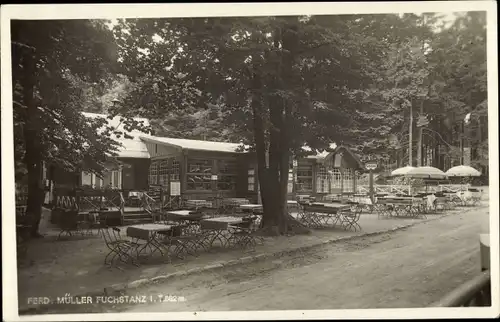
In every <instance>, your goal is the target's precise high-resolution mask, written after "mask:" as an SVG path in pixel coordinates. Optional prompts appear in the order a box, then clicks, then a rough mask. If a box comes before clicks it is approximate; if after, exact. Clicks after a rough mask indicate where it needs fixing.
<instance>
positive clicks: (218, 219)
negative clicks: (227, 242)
mask: <svg viewBox="0 0 500 322" xmlns="http://www.w3.org/2000/svg"><path fill="white" fill-rule="evenodd" d="M204 221H209V222H222V223H229V224H233V223H240V222H243V219H242V218H238V217H231V216H226V217H215V218H208V219H203V220H202V222H204Z"/></svg>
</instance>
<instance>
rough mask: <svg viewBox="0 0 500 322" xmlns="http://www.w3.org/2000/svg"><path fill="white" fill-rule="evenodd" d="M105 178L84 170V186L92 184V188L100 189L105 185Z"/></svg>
mask: <svg viewBox="0 0 500 322" xmlns="http://www.w3.org/2000/svg"><path fill="white" fill-rule="evenodd" d="M103 183H104V181H103V179H101V178H99V177H98V176H96V175H95V174H94V173H90V172H82V186H90V187H92V188H96V189H100V188H101V187H103V186H104V185H103Z"/></svg>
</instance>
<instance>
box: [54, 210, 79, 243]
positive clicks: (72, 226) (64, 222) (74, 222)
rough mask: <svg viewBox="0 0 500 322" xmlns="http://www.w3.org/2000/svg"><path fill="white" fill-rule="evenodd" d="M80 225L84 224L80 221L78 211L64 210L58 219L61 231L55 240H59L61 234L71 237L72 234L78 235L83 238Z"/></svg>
mask: <svg viewBox="0 0 500 322" xmlns="http://www.w3.org/2000/svg"><path fill="white" fill-rule="evenodd" d="M82 224H84V221H83V220H80V218H79V216H78V210H66V211H65V212H64V213H62V214H61V217H60V218H59V228H60V229H61V231H60V232H59V235H58V236H57V239H58V240H59V239H60V238H61V236H62V235H63V234H66V235H67V236H73V233H79V234H81V235H82V236H83V234H84V233H83V230H82V229H81V226H82Z"/></svg>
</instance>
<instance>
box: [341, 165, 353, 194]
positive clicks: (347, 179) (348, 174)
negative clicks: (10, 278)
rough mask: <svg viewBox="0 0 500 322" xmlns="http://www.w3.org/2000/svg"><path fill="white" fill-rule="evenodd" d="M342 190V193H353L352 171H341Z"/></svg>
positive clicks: (346, 169) (347, 169) (348, 169)
mask: <svg viewBox="0 0 500 322" xmlns="http://www.w3.org/2000/svg"><path fill="white" fill-rule="evenodd" d="M343 177H344V178H343V179H344V182H343V183H344V189H343V191H342V192H354V170H353V169H350V168H345V169H344V171H343Z"/></svg>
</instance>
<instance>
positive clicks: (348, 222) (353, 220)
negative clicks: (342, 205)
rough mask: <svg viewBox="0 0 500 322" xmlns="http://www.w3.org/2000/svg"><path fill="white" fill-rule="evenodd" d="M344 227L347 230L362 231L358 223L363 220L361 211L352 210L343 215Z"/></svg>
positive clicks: (344, 212)
mask: <svg viewBox="0 0 500 322" xmlns="http://www.w3.org/2000/svg"><path fill="white" fill-rule="evenodd" d="M341 214H342V227H343V228H344V229H345V230H348V229H354V231H358V230H362V229H361V226H360V225H359V223H358V221H359V219H360V218H361V212H360V211H353V210H352V209H349V210H345V211H343V212H342V213H341Z"/></svg>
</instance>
